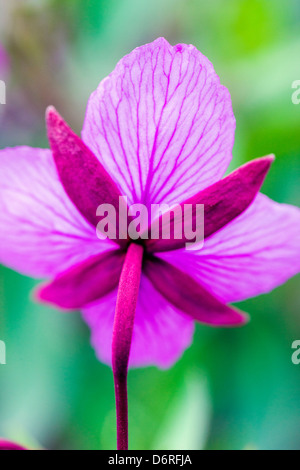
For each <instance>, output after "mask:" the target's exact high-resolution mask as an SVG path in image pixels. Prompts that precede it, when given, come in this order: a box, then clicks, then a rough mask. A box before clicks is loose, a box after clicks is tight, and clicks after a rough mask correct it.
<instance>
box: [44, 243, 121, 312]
mask: <svg viewBox="0 0 300 470" xmlns="http://www.w3.org/2000/svg"><path fill="white" fill-rule="evenodd" d="M124 259H125V253H124V252H122V251H120V250H112V251H108V252H106V253H101V254H100V255H96V256H93V257H91V258H89V259H88V260H85V261H83V262H82V263H79V264H77V265H76V266H72V267H71V268H70V269H68V270H67V271H65V272H64V273H61V274H59V275H58V276H57V277H56V279H54V281H52V282H50V283H48V284H46V285H42V286H39V287H38V289H37V291H36V296H37V299H38V300H39V301H42V302H47V303H50V304H54V305H56V306H58V307H60V308H63V309H73V310H74V309H79V308H82V307H84V306H85V305H87V304H89V303H91V302H94V301H95V300H98V299H100V298H101V297H103V296H105V295H106V294H108V293H109V292H110V291H112V290H113V289H115V288H116V287H117V285H118V282H119V279H120V274H121V271H122V266H123V262H124Z"/></svg>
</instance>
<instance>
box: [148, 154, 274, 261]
mask: <svg viewBox="0 0 300 470" xmlns="http://www.w3.org/2000/svg"><path fill="white" fill-rule="evenodd" d="M273 161H274V156H272V155H270V156H268V157H263V158H258V159H256V160H253V161H251V162H249V163H246V164H245V165H243V166H241V167H240V168H238V169H237V170H235V171H234V172H233V173H231V174H230V175H229V176H227V177H226V178H224V179H223V180H220V181H218V182H217V183H214V184H213V185H212V186H210V187H209V188H207V189H204V190H203V191H201V192H200V193H198V194H196V195H195V196H192V197H191V198H190V199H187V200H186V201H184V202H183V203H182V204H181V208H182V214H184V206H185V205H191V206H192V222H193V227H195V226H196V222H197V221H196V207H197V204H203V205H204V230H203V227H201V226H200V227H197V230H199V231H203V235H204V238H207V237H209V236H210V235H212V234H213V233H215V232H217V231H218V230H220V229H221V228H223V227H224V226H225V225H227V224H228V223H229V222H231V221H232V220H234V219H235V218H236V217H238V216H239V215H240V214H242V213H243V212H244V211H245V210H246V209H247V208H248V207H249V206H250V204H251V203H252V202H253V200H254V199H255V197H256V195H257V193H258V192H259V190H260V188H261V186H262V184H263V181H264V179H265V177H266V174H267V172H268V171H269V169H270V166H271V163H272V162H273ZM158 223H159V229H160V237H159V239H158V240H154V239H153V240H151V239H150V240H147V241H146V246H147V251H148V252H150V253H151V252H159V251H171V250H176V249H178V248H183V247H184V246H185V244H186V243H192V241H191V240H188V239H187V238H186V237H185V230H184V228H185V227H184V225H185V220H184V217H181V218H180V220H179V223H180V224H181V226H182V227H181V233H182V238H181V239H175V238H174V234H175V233H178V231H177V230H176V229H175V228H174V224H175V223H176V219H175V218H174V213H173V212H171V213H165V214H163V215H162V216H161V217H160V220H159V222H158ZM164 223H168V224H169V223H170V235H171V237H170V239H169V240H166V239H163V238H162V237H161V234H162V233H163V225H164ZM177 223H178V222H177ZM149 231H150V233H151V228H150V229H149ZM199 233H202V232H199Z"/></svg>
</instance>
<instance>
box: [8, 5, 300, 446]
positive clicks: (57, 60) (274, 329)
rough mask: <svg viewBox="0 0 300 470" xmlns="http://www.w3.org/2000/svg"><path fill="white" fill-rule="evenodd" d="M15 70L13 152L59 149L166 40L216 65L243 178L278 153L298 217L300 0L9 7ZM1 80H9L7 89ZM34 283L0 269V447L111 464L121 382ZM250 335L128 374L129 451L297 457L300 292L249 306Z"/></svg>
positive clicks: (209, 342) (197, 344) (74, 321)
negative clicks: (14, 444)
mask: <svg viewBox="0 0 300 470" xmlns="http://www.w3.org/2000/svg"><path fill="white" fill-rule="evenodd" d="M0 9H1V17H0V43H2V44H3V45H4V46H5V48H6V50H7V51H8V53H9V56H10V75H9V77H8V79H7V105H6V106H1V109H0V112H1V114H0V120H1V121H0V126H1V128H0V148H3V147H5V146H14V145H19V144H26V145H33V146H45V147H46V146H48V144H47V141H46V134H45V129H44V112H45V108H46V106H48V105H49V104H53V105H55V106H56V107H57V108H58V110H59V111H60V112H61V113H62V114H63V115H64V116H65V118H66V119H67V120H68V122H69V124H70V125H71V126H72V127H73V128H74V129H75V130H76V131H77V132H80V129H81V126H82V122H83V119H84V112H85V106H86V103H87V99H88V97H89V95H90V93H91V92H92V91H93V90H94V89H95V88H96V87H97V85H98V83H99V81H100V80H101V79H102V78H103V77H105V76H106V75H107V74H108V73H109V72H110V71H111V70H112V69H113V68H114V66H115V64H116V62H117V61H118V60H119V59H120V58H121V57H122V56H123V55H124V54H125V53H128V52H129V51H131V50H132V49H133V48H135V47H136V46H139V45H141V44H144V43H146V42H149V41H152V40H153V39H155V38H156V37H158V36H165V37H166V38H167V39H168V40H169V41H170V42H171V43H174V44H175V43H178V42H186V43H193V44H194V45H196V46H197V47H198V49H200V50H201V51H202V52H203V53H204V54H205V55H207V56H208V57H209V59H210V60H211V61H212V62H213V64H214V66H215V69H216V71H217V73H218V74H219V75H220V77H221V81H222V82H223V84H224V85H226V86H227V87H228V88H229V90H230V92H231V95H232V100H233V107H234V112H235V115H236V119H237V132H236V143H235V147H234V159H233V165H232V168H234V167H237V166H238V165H240V164H242V163H243V162H245V161H247V160H250V159H251V158H254V157H260V156H263V155H266V154H269V153H272V152H273V153H275V154H276V156H277V161H276V163H275V164H274V166H273V167H272V171H271V173H270V175H269V176H268V179H267V181H266V183H265V186H264V192H265V193H266V194H268V195H269V196H271V197H272V198H274V199H276V200H277V201H280V202H287V203H292V204H295V205H298V206H299V205H300V194H299V184H300V176H299V175H300V132H299V130H300V105H299V106H296V105H293V104H292V101H291V95H292V82H294V81H295V80H300V60H299V58H300V36H299V31H300V29H299V26H300V3H299V1H298V0H228V1H226V2H225V1H221V0H210V1H209V2H206V1H199V0H152V1H151V2H149V1H145V0H110V1H104V0H36V1H29V0H28V1H25V0H24V1H21V0H18V1H17V0H14V1H13V0H9V2H8V1H7V0H0ZM0 78H1V77H0ZM33 286H34V282H33V281H32V280H30V279H27V278H24V277H22V276H20V275H18V274H16V273H14V272H12V271H9V270H8V269H5V268H3V267H0V322H1V323H0V339H2V340H4V341H5V342H6V345H7V365H6V366H3V365H2V366H1V365H0V435H2V436H5V437H8V438H12V439H16V440H19V441H21V442H23V443H25V444H30V445H33V446H37V445H38V446H43V447H46V448H48V449H53V448H55V449H114V448H115V411H114V394H113V381H112V373H111V370H110V369H109V368H108V367H106V366H104V365H102V364H100V363H99V362H98V361H97V360H96V358H95V355H94V352H93V350H92V348H91V346H90V344H89V331H88V328H87V327H86V326H85V325H84V323H83V321H82V320H81V318H80V315H79V314H76V313H75V314H70V315H62V314H60V313H58V312H56V311H55V310H51V309H48V308H45V307H42V306H40V305H36V304H34V303H32V301H31V300H30V299H29V292H30V290H31V289H32V287H33ZM241 307H242V308H243V309H244V310H246V311H248V312H249V313H250V314H251V317H252V322H251V323H250V325H249V326H246V327H245V328H243V329H238V330H226V331H223V330H213V329H210V328H208V327H204V326H197V330H196V335H195V339H194V343H193V345H192V347H191V348H190V349H189V350H188V351H187V352H186V353H185V354H184V356H183V358H182V360H181V361H180V362H179V363H177V364H176V365H175V366H174V367H173V368H172V369H171V370H168V371H159V370H157V369H155V368H149V369H140V370H134V371H131V372H130V375H129V401H130V447H131V448H132V449H176V448H177V449H203V448H205V449H300V432H299V431H300V430H299V423H300V406H299V398H300V365H299V366H295V365H293V364H292V362H291V355H292V349H291V344H292V342H293V341H294V340H296V339H300V322H299V311H300V285H299V277H298V278H294V279H292V280H291V281H289V282H288V283H287V284H286V285H285V286H283V287H280V288H279V289H277V290H276V291H274V292H273V293H272V294H270V295H267V296H262V297H260V298H257V299H252V300H250V301H247V302H244V303H243V304H242V305H241Z"/></svg>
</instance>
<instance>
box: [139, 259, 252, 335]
mask: <svg viewBox="0 0 300 470" xmlns="http://www.w3.org/2000/svg"><path fill="white" fill-rule="evenodd" d="M144 272H145V274H146V276H147V277H148V278H149V279H150V281H151V282H152V284H153V286H154V287H155V289H156V290H157V291H158V292H160V294H162V295H163V296H164V297H165V299H166V300H167V301H169V302H170V303H171V304H172V305H174V306H175V307H176V308H178V309H180V310H181V311H182V312H184V313H186V314H187V315H189V316H190V317H191V318H193V320H196V321H198V322H200V323H206V324H207V325H211V326H239V325H242V324H245V323H246V322H247V321H248V317H247V315H246V314H244V313H243V312H240V311H239V310H237V309H235V308H233V307H230V306H228V305H225V304H224V303H222V302H220V301H219V300H218V299H217V298H215V297H214V296H213V295H212V294H211V293H210V292H208V291H207V290H206V289H204V287H202V286H201V284H199V283H198V282H196V281H195V280H194V279H193V278H192V277H191V276H190V275H189V274H187V273H185V272H183V271H181V270H180V269H178V268H176V267H175V266H172V265H171V264H170V263H167V262H166V261H164V260H162V259H159V258H153V259H149V260H147V262H146V263H145V268H144Z"/></svg>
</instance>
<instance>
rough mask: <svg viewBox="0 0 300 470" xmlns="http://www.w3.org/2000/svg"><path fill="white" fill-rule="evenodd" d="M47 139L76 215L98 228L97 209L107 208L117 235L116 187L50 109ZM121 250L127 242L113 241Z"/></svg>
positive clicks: (97, 161) (56, 113)
mask: <svg viewBox="0 0 300 470" xmlns="http://www.w3.org/2000/svg"><path fill="white" fill-rule="evenodd" d="M46 122H47V129H48V138H49V143H50V147H51V150H52V154H53V158H54V161H55V164H56V168H57V171H58V174H59V177H60V180H61V182H62V185H63V187H64V188H65V191H66V193H67V194H68V196H69V198H70V199H71V201H72V202H73V204H74V205H75V206H76V207H77V209H78V210H79V212H80V213H81V214H82V215H83V216H84V217H85V219H86V220H87V221H88V222H90V223H91V224H92V225H93V226H95V227H97V225H98V223H99V221H100V220H101V218H100V217H99V216H97V209H98V207H99V206H100V205H102V204H110V205H112V206H113V207H114V208H115V210H116V216H117V217H116V222H117V227H116V231H117V232H116V233H117V235H118V234H119V231H118V221H119V198H120V197H121V194H120V191H119V190H118V188H117V185H116V184H115V182H114V181H113V179H112V178H111V176H110V175H109V174H108V173H107V171H106V170H105V168H104V167H103V166H102V164H101V163H100V161H99V160H98V159H97V158H96V157H95V155H94V154H93V153H92V152H91V150H90V149H89V148H88V147H87V146H86V145H85V143H84V142H83V141H82V140H81V139H80V138H79V137H78V136H77V135H76V134H75V133H74V132H73V131H72V129H71V128H70V127H69V126H68V125H67V123H66V122H65V121H64V120H63V118H62V117H61V116H60V115H59V114H58V112H57V111H56V110H55V108H53V107H52V106H51V107H49V108H48V109H47V113H46ZM114 241H115V242H116V243H118V244H119V245H121V246H125V245H126V240H123V239H119V238H118V237H117V238H116V239H115V240H114Z"/></svg>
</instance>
